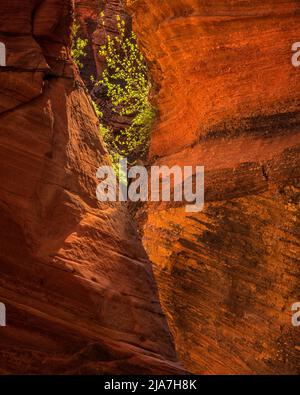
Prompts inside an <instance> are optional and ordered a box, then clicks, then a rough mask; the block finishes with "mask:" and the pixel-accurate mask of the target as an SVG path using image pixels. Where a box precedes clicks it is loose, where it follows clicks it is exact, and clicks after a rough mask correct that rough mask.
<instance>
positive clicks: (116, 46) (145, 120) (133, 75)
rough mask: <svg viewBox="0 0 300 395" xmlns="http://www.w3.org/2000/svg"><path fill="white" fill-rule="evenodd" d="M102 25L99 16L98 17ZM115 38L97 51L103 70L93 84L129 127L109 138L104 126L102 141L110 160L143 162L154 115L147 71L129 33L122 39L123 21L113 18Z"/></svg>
mask: <svg viewBox="0 0 300 395" xmlns="http://www.w3.org/2000/svg"><path fill="white" fill-rule="evenodd" d="M100 18H101V20H102V24H103V25H104V18H103V14H101V16H100ZM116 22H117V29H118V34H117V35H116V36H114V37H110V36H107V42H106V43H105V44H104V45H102V46H101V47H100V50H99V55H100V56H101V57H103V58H104V59H105V62H106V68H105V70H104V72H103V74H102V77H101V79H100V80H98V81H94V83H95V85H96V86H99V85H101V86H103V87H104V88H105V93H106V95H107V97H108V98H109V100H110V102H111V105H112V110H113V112H114V113H116V114H118V115H121V116H122V115H126V116H132V122H131V125H130V126H129V127H127V128H125V129H123V130H121V131H119V132H118V134H117V135H113V134H112V130H111V129H110V128H109V127H108V125H103V126H102V128H101V130H102V131H105V133H104V136H103V137H104V140H105V142H106V144H107V145H108V150H109V152H110V154H111V157H112V160H113V161H114V162H117V161H118V159H119V158H120V157H127V158H128V160H129V164H130V163H131V164H134V162H135V159H136V158H137V157H138V158H141V159H142V158H144V157H145V156H146V154H147V152H148V142H149V134H150V130H151V127H152V125H153V121H154V116H155V111H154V108H153V107H152V105H151V104H150V103H149V100H148V97H149V92H150V89H151V83H150V81H149V78H148V69H147V64H146V62H145V59H144V57H143V55H142V53H141V52H140V51H139V48H138V44H137V39H136V36H135V34H134V33H133V32H131V34H129V35H126V31H125V30H126V29H125V21H124V20H122V19H121V17H120V16H119V15H118V16H117V21H116Z"/></svg>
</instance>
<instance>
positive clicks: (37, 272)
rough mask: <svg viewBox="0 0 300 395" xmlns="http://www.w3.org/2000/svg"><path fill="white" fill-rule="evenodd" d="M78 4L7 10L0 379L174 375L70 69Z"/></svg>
mask: <svg viewBox="0 0 300 395" xmlns="http://www.w3.org/2000/svg"><path fill="white" fill-rule="evenodd" d="M71 3H72V2H71V1H61V0H44V1H42V2H41V1H39V0H23V1H22V5H20V1H19V0H9V1H2V2H1V13H0V21H1V32H0V41H1V42H4V43H5V45H6V47H7V54H8V55H7V67H6V68H1V69H0V117H1V121H0V122H1V135H0V225H1V226H0V273H1V275H0V302H2V303H5V305H6V308H7V326H6V327H1V328H0V373H2V374H3V373H25V374H26V373H46V374H49V373H112V374H117V373H178V372H181V371H182V370H181V368H179V367H178V366H177V364H176V363H175V360H176V355H175V351H174V347H173V344H172V339H171V335H170V333H169V330H168V327H167V324H166V320H165V317H164V315H163V314H162V311H161V307H160V304H159V302H158V298H157V292H156V286H155V283H154V280H153V275H152V271H151V266H150V263H149V261H148V260H147V257H146V254H145V252H144V250H143V247H142V245H141V243H140V242H139V240H138V238H137V235H136V231H135V228H134V226H133V225H132V222H131V219H130V218H129V217H128V214H127V212H126V210H125V208H124V207H122V206H121V205H120V204H100V203H99V202H97V200H96V196H95V191H96V179H95V173H96V169H97V167H98V166H99V165H100V164H104V163H107V153H106V152H105V149H104V148H103V144H102V142H101V141H100V138H99V132H98V120H97V118H96V116H95V114H94V112H93V110H92V106H91V101H90V99H89V98H88V97H87V96H86V94H85V90H84V88H83V84H82V81H81V80H80V78H79V77H78V75H77V72H76V71H74V70H75V68H74V65H73V63H72V62H71V61H70V50H69V48H70V40H69V36H70V25H71V17H72V7H71Z"/></svg>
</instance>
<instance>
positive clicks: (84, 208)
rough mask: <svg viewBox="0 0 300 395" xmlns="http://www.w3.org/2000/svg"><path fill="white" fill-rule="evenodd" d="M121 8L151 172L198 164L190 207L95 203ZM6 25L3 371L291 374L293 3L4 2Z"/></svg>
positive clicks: (299, 245)
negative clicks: (108, 66)
mask: <svg viewBox="0 0 300 395" xmlns="http://www.w3.org/2000/svg"><path fill="white" fill-rule="evenodd" d="M100 12H101V13H103V18H104V20H105V24H104V25H101V24H100V23H99V15H100ZM120 15H121V17H122V19H123V20H124V21H125V22H126V32H127V33H128V32H130V31H131V29H133V31H134V32H135V34H136V35H137V40H138V44H139V47H140V50H141V52H142V54H143V55H144V57H145V59H146V61H147V65H148V67H149V78H151V86H152V89H151V92H150V101H151V104H152V105H153V106H154V107H155V109H156V117H155V121H154V124H153V127H152V129H151V133H150V136H149V152H148V155H147V166H150V165H155V166H163V165H165V166H168V167H172V166H175V165H179V166H193V167H195V166H197V165H198V166H204V168H205V203H204V209H203V210H202V211H201V212H195V213H187V212H186V210H185V207H184V205H183V203H180V202H157V203H151V202H147V203H143V204H141V205H137V206H135V207H133V208H132V207H131V206H130V205H129V204H125V203H122V202H116V203H114V202H100V201H98V200H97V198H96V188H97V184H98V180H97V178H96V171H97V169H98V167H99V166H101V165H109V164H110V156H109V150H108V148H107V146H106V145H105V143H104V142H103V138H102V137H101V135H100V133H99V117H98V115H97V111H95V108H94V106H93V100H96V99H95V98H96V97H98V96H99V91H97V90H95V87H94V86H93V84H92V83H91V79H90V76H91V75H94V76H95V77H97V78H98V77H101V74H102V73H103V70H104V68H105V64H104V61H101V59H100V58H99V57H98V56H97V53H98V51H99V49H100V47H101V45H103V43H104V42H105V41H106V39H107V35H112V36H114V35H116V34H118V31H117V24H116V21H117V18H116V17H117V16H120ZM74 19H75V20H76V22H77V23H78V24H79V34H80V37H81V38H82V39H86V40H87V42H88V45H87V47H86V49H85V51H86V54H85V56H84V57H83V58H82V60H81V62H82V63H83V67H82V68H81V69H80V68H78V67H77V66H76V64H75V63H74V60H72V57H71V52H72V51H71V48H72V33H71V32H72V26H73V23H74ZM0 20H1V28H0V42H1V43H4V44H5V46H6V52H7V59H6V65H5V66H3V67H1V68H0V122H1V135H0V136H1V137H0V164H1V165H0V191H1V192H0V224H1V227H0V267H1V271H0V273H1V275H0V302H1V303H4V304H5V306H6V321H7V324H6V326H5V327H1V328H0V374H113V375H115V374H116V375H117V374H150V375H151V374H174V375H186V374H188V373H192V374H294V375H296V374H300V332H299V328H296V327H293V325H292V321H291V318H292V311H291V306H292V305H293V303H295V302H297V301H298V300H299V299H300V266H299V259H300V241H299V232H300V210H299V205H300V166H299V164H300V67H299V68H296V67H294V66H293V65H292V62H291V57H292V51H291V48H292V44H293V43H295V42H297V41H300V23H299V22H300V3H299V1H296V0H252V1H249V0H100V1H99V0H75V1H72V0H23V1H22V5H20V1H19V0H9V1H8V0H3V1H2V2H1V14H0ZM128 34H129V33H128ZM97 105H98V106H99V108H100V109H101V112H102V117H103V119H105V121H106V123H109V125H110V127H111V128H112V130H114V131H118V130H119V129H120V128H122V127H124V125H125V126H126V125H129V124H130V122H131V121H132V118H131V117H130V116H128V115H125V116H124V115H123V116H116V115H115V114H113V113H112V111H111V108H109V106H108V105H107V102H106V100H105V98H103V96H101V95H100V96H99V98H98V99H97Z"/></svg>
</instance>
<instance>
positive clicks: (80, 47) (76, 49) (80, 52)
mask: <svg viewBox="0 0 300 395" xmlns="http://www.w3.org/2000/svg"><path fill="white" fill-rule="evenodd" d="M79 27H80V26H79V24H77V23H76V22H74V24H73V28H72V48H71V56H72V58H73V60H74V62H75V63H76V64H77V66H78V68H79V69H82V67H83V64H82V63H81V61H80V59H81V58H83V57H85V56H86V52H85V48H86V46H87V44H88V40H87V39H86V40H83V39H82V38H80V37H79V36H78V31H79Z"/></svg>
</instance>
